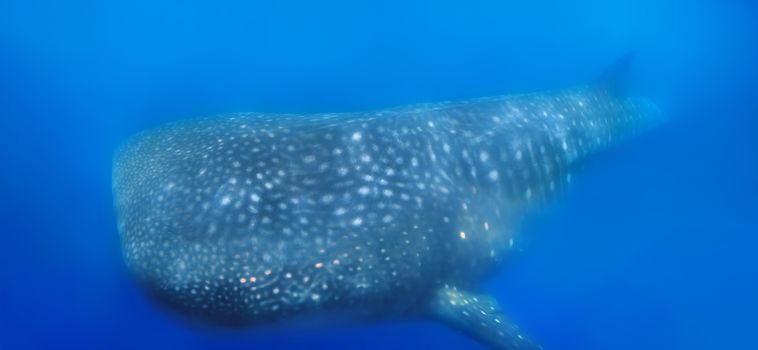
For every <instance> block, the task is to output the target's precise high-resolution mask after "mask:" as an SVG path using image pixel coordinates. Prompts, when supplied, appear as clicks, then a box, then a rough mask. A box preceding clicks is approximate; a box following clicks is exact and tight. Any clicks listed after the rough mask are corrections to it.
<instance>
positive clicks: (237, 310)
mask: <svg viewBox="0 0 758 350" xmlns="http://www.w3.org/2000/svg"><path fill="white" fill-rule="evenodd" d="M625 65H626V64H625V63H623V62H622V63H619V64H617V65H616V66H615V67H612V68H611V69H610V70H609V71H607V72H606V73H605V74H604V75H603V77H602V78H601V80H600V81H598V82H596V83H594V84H590V85H586V86H582V87H578V88H574V89H567V90H562V91H557V92H549V93H531V94H521V95H507V96H497V97H490V98H481V99H474V100H467V101H460V102H443V103H429V104H418V105H413V106H409V107H402V108H394V109H386V110H381V111H373V112H360V113H341V114H312V115H289V114H285V115H270V114H257V113H239V114H232V115H222V116H216V117H211V118H206V119H197V120H188V121H181V122H176V123H172V124H169V125H166V126H162V127H158V128H155V129H152V130H148V131H145V132H142V133H140V134H138V135H136V136H134V137H132V138H131V139H130V140H128V141H127V142H126V143H125V144H124V145H123V146H122V147H121V148H120V149H119V150H118V152H117V153H116V156H115V160H114V170H113V191H114V196H115V206H116V210H117V214H118V228H119V231H120V233H121V240H122V245H123V252H124V256H125V260H126V263H127V265H128V267H129V269H130V271H132V272H133V274H134V275H135V276H136V277H137V278H138V279H139V280H140V281H141V282H142V283H143V284H144V285H145V286H146V288H148V289H149V290H150V291H152V292H153V293H154V294H155V295H157V296H158V297H159V298H160V299H161V300H163V301H164V302H166V303H167V304H169V305H171V306H173V307H174V308H176V309H177V310H180V311H181V312H183V313H185V314H189V315H192V316H195V317H198V318H201V319H203V320H206V321H209V322H214V323H221V324H230V325H267V324H272V323H275V322H279V321H287V320H295V319H298V318H300V317H302V316H308V315H311V316H315V317H318V316H320V315H325V314H329V313H349V314H351V315H352V316H353V317H355V319H356V320H361V319H374V318H377V317H413V316H426V317H431V318H434V319H437V320H440V321H441V322H443V323H445V324H447V325H449V326H451V327H452V328H454V329H456V330H458V331H461V332H463V333H465V334H467V335H469V336H471V337H473V338H475V339H476V340H478V341H480V342H482V343H483V344H486V345H487V346H489V347H491V348H493V349H509V350H516V349H537V348H540V347H539V346H537V345H536V344H535V343H533V342H532V341H531V340H529V339H528V337H527V336H525V335H524V334H523V332H522V331H521V330H520V329H519V328H518V327H516V326H515V325H514V323H512V322H510V321H509V320H508V319H507V318H506V316H504V315H503V313H502V312H501V310H500V308H499V307H498V305H497V303H496V302H495V301H494V299H493V298H491V297H489V296H487V295H478V294H476V292H473V291H474V290H476V289H477V285H478V284H479V283H480V282H481V280H482V279H483V278H484V277H486V276H487V275H488V274H489V273H490V272H491V271H492V270H493V269H494V268H495V267H497V266H498V263H499V262H501V261H503V259H504V258H505V257H507V256H508V255H509V253H511V252H512V251H513V250H514V242H517V236H516V230H515V229H516V226H517V224H518V222H519V220H520V219H521V218H522V216H523V215H524V213H525V211H526V210H527V209H529V208H530V207H533V206H534V205H535V204H538V203H539V202H541V201H544V200H545V199H547V198H549V197H551V196H552V195H554V194H556V193H558V192H560V189H561V188H562V187H563V186H564V185H566V184H567V183H569V182H571V176H572V171H573V169H575V167H576V164H577V162H578V161H580V160H582V159H584V158H585V157H586V156H587V155H589V154H591V153H593V152H594V151H596V150H599V149H602V148H604V147H606V146H608V145H610V144H612V143H614V142H615V141H616V140H618V139H621V138H623V137H625V136H627V135H629V134H630V133H632V132H634V131H636V130H640V129H643V128H646V127H648V126H649V125H651V124H653V123H654V122H656V121H657V120H658V119H659V118H658V117H659V114H660V113H659V112H658V110H657V108H656V107H655V106H654V105H653V104H651V103H650V102H648V101H647V100H644V99H638V98H631V97H627V96H624V95H623V94H622V93H621V92H620V91H619V90H620V89H619V88H618V86H619V84H618V83H617V82H618V81H619V80H620V79H622V75H623V70H624V68H623V67H624V66H625Z"/></svg>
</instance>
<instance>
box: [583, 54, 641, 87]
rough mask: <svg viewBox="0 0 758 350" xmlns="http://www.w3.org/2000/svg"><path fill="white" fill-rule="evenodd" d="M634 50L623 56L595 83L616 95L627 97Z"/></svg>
mask: <svg viewBox="0 0 758 350" xmlns="http://www.w3.org/2000/svg"><path fill="white" fill-rule="evenodd" d="M634 56H635V54H634V52H629V53H627V54H625V55H624V56H621V58H619V59H618V60H616V62H614V63H613V64H611V65H610V66H609V67H608V68H606V69H605V70H604V71H603V73H602V74H600V76H599V77H598V78H597V79H595V81H594V83H593V85H594V86H595V87H596V88H598V89H602V90H604V91H606V92H608V93H609V94H611V95H612V96H614V97H619V98H621V97H625V96H627V95H628V92H629V70H630V69H631V65H632V63H634Z"/></svg>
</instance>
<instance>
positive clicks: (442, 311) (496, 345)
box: [428, 286, 542, 350]
mask: <svg viewBox="0 0 758 350" xmlns="http://www.w3.org/2000/svg"><path fill="white" fill-rule="evenodd" d="M428 311H429V313H430V314H431V315H432V317H434V318H435V319H437V320H439V321H441V322H442V323H444V324H446V325H447V326H449V327H451V328H453V329H455V330H457V331H460V332H462V333H464V334H466V335H468V336H469V337H472V338H474V339H476V340H477V341H479V342H481V343H483V344H485V345H487V346H489V347H490V348H492V349H498V350H532V349H542V347H541V346H538V345H537V344H535V343H533V342H532V341H531V340H529V339H528V338H527V337H526V336H525V335H524V334H523V332H522V331H521V329H519V327H517V326H516V325H515V324H513V323H512V322H511V321H510V320H509V319H508V318H507V317H505V316H504V315H503V313H502V312H501V310H500V307H499V306H498V304H497V302H496V301H495V299H494V298H492V297H491V296H488V295H477V294H473V293H469V292H466V291H462V290H458V289H457V288H455V287H450V286H446V287H444V288H441V289H440V290H439V291H437V292H436V293H435V295H434V297H433V298H432V300H431V302H430V304H429V307H428Z"/></svg>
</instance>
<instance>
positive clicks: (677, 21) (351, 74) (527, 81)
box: [0, 0, 758, 349]
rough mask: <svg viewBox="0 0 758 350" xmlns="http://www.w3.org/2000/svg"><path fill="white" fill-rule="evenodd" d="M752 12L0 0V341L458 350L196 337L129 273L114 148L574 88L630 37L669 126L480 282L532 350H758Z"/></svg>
mask: <svg viewBox="0 0 758 350" xmlns="http://www.w3.org/2000/svg"><path fill="white" fill-rule="evenodd" d="M757 9H758V5H753V4H750V3H749V2H737V1H709V2H703V1H698V0H695V1H683V0H675V1H670V2H667V4H665V5H664V4H659V1H654V0H627V1H620V2H619V1H617V2H612V1H603V0H595V1H589V0H580V1H567V2H562V3H560V4H558V3H557V2H553V1H545V0H537V1H513V2H511V3H509V2H505V1H476V0H474V1H460V2H444V1H415V2H411V1H400V0H393V1H381V2H379V1H376V2H372V3H362V4H361V2H359V1H311V2H306V1H301V2H297V1H287V0H285V1H261V2H259V3H255V2H249V1H237V2H229V1H214V2H207V3H192V2H190V1H148V0H135V1H122V2H115V1H113V2H110V1H35V0H3V1H2V2H0V230H2V231H1V232H0V253H1V254H0V273H1V275H0V348H2V349H13V348H51V347H54V348H101V349H102V348H108V349H115V348H176V347H179V346H181V347H183V348H187V349H191V348H230V349H232V348H234V349H265V348H304V347H306V346H307V347H308V348H309V349H356V348H363V349H390V348H392V349H417V348H418V347H419V346H424V347H426V348H429V349H432V348H435V349H464V348H466V349H478V348H480V347H479V345H477V344H475V343H473V342H472V341H470V340H468V339H466V338H464V337H462V336H460V335H458V334H456V333H454V332H450V331H448V330H447V329H445V328H443V327H442V326H440V325H437V324H436V323H434V322H431V321H430V322H420V321H408V322H402V323H394V324H378V325H357V326H355V327H349V328H331V329H317V330H306V331H296V332H293V331H287V330H251V331H239V332H227V331H217V330H216V331H213V330H208V329H204V328H198V327H196V326H193V325H188V324H186V323H185V322H183V321H181V320H178V319H177V318H176V317H175V316H174V315H172V314H171V313H168V312H166V310H164V309H162V308H161V307H159V306H157V305H155V304H154V303H153V302H152V301H151V300H149V299H148V298H146V297H145V296H144V295H143V294H142V292H141V291H140V290H139V289H138V288H137V286H135V284H134V283H133V281H132V280H131V279H130V277H129V275H128V274H127V273H126V271H125V269H124V266H123V263H122V260H121V256H120V251H119V246H118V236H117V232H116V225H115V218H114V212H113V209H112V199H111V192H110V190H111V189H110V186H111V185H110V167H111V163H110V161H111V155H112V153H113V151H114V149H115V147H116V146H117V145H118V144H119V142H121V141H122V140H123V139H124V138H126V137H127V136H129V135H130V134H133V133H135V132H137V131H139V130H142V129H145V128H148V127H150V126H154V125H157V124H159V123H162V122H165V121H169V120H176V119H181V118H186V117H191V116H198V115H204V114H212V113H219V112H234V111H270V112H316V111H350V110H365V109H372V108H380V107H388V106H394V105H399V104H405V103H411V102H420V101H434V100H444V99H454V98H463V97H477V96H484V95H491V94H499V93H504V92H520V91H532V90H540V89H549V88H558V87H564V86H570V85H572V84H578V83H583V82H585V81H588V80H590V79H591V78H592V77H593V76H595V75H596V74H597V73H598V72H599V71H600V70H601V69H602V68H603V67H604V66H606V65H607V64H609V63H610V62H612V61H613V60H614V59H615V58H617V57H619V56H621V55H622V54H624V53H625V52H627V51H629V50H635V51H636V52H637V53H638V62H637V64H636V65H635V67H634V72H633V73H634V74H633V75H634V79H635V82H634V83H635V88H636V89H637V91H639V92H641V93H644V94H645V95H647V96H650V97H652V98H653V99H655V100H656V101H657V102H659V104H660V105H661V106H662V108H663V109H664V110H666V111H667V114H668V116H669V118H670V119H671V120H670V122H669V123H668V124H666V125H664V126H663V127H661V128H658V129H656V130H654V131H652V132H650V133H647V134H646V135H644V136H642V137H639V138H637V139H635V140H632V141H630V142H626V143H624V144H623V145H620V146H619V147H617V148H615V149H613V150H611V151H608V152H605V153H603V154H601V155H599V156H598V157H597V158H596V159H595V160H594V161H593V162H591V163H590V165H589V167H588V168H587V169H586V170H585V171H584V172H583V174H582V175H581V176H579V177H578V180H577V181H575V184H574V186H573V188H572V189H571V190H570V191H569V192H568V193H567V194H566V195H565V196H564V197H563V198H561V199H560V200H558V201H556V202H555V203H553V204H551V205H549V206H548V207H547V209H545V210H542V211H540V212H538V213H536V214H535V215H533V216H531V217H530V219H529V220H528V221H527V222H526V224H525V226H524V230H525V231H526V236H527V237H529V239H528V243H527V247H526V248H527V249H525V250H524V252H523V253H522V254H521V255H519V256H518V257H516V258H515V259H514V260H513V262H512V263H510V264H509V265H507V266H506V268H504V269H503V271H502V273H501V274H499V275H498V276H497V277H496V278H495V279H494V280H493V281H489V282H488V283H487V289H488V290H490V291H491V292H492V293H493V294H495V295H496V296H497V297H498V298H499V299H500V301H501V303H502V304H503V306H504V307H505V308H506V309H507V310H509V312H510V315H511V317H512V318H514V319H516V320H518V321H519V323H521V324H522V326H523V327H524V328H525V329H526V330H528V331H529V333H531V334H533V335H534V337H535V338H536V339H538V340H539V342H540V343H542V344H544V345H545V346H546V348H547V349H726V348H733V349H758V339H757V338H756V337H755V332H756V330H755V326H756V321H755V320H756V315H758V301H757V300H756V296H758V251H757V250H758V248H757V246H758V244H757V243H758V235H757V234H758V156H756V151H758V141H756V140H757V138H756V132H757V131H758V101H757V100H758V98H757V97H758V84H757V83H756V82H757V81H758V68H757V67H756V62H758V10H757Z"/></svg>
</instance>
